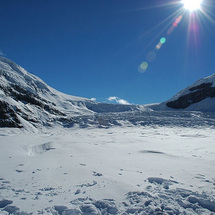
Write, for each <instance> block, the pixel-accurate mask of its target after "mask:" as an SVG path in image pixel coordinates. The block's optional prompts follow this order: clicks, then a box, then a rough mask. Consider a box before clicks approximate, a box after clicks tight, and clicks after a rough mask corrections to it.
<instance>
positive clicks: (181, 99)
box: [150, 74, 215, 112]
mask: <svg viewBox="0 0 215 215" xmlns="http://www.w3.org/2000/svg"><path fill="white" fill-rule="evenodd" d="M150 107H151V108H153V109H155V110H173V109H175V110H185V111H203V112H205V111H206V112H214V111H215V74H213V75H211V76H208V77H206V78H203V79H200V80H199V81H196V82H195V83H194V84H192V85H191V86H189V87H187V88H185V89H183V90H182V91H180V92H179V93H177V94H176V95H175V96H173V97H172V98H171V99H169V100H168V101H166V102H163V103H161V104H158V105H152V106H150Z"/></svg>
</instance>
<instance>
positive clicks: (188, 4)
mask: <svg viewBox="0 0 215 215" xmlns="http://www.w3.org/2000/svg"><path fill="white" fill-rule="evenodd" d="M182 3H183V4H184V8H185V9H187V10H189V11H190V12H192V11H195V10H198V9H200V8H201V4H202V0H182Z"/></svg>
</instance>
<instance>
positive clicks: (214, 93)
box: [166, 83, 215, 109]
mask: <svg viewBox="0 0 215 215" xmlns="http://www.w3.org/2000/svg"><path fill="white" fill-rule="evenodd" d="M189 91H190V93H189V94H186V95H183V96H181V97H179V98H178V99H177V100H175V101H171V102H168V103H167V104H166V105H167V106H168V107H171V108H175V109H185V108H187V107H189V106H190V105H191V104H194V103H197V102H200V101H202V100H204V99H206V98H214V97H215V87H212V83H203V84H201V85H198V86H196V87H192V88H190V89H189Z"/></svg>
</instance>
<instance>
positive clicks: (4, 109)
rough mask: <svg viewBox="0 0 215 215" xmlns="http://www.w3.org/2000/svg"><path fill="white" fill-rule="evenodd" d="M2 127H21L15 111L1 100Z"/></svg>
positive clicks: (0, 116) (0, 119)
mask: <svg viewBox="0 0 215 215" xmlns="http://www.w3.org/2000/svg"><path fill="white" fill-rule="evenodd" d="M0 127H15V128H21V127H22V125H21V122H20V121H19V119H18V117H17V115H16V113H15V111H14V110H13V109H12V108H11V107H10V106H9V105H8V104H7V103H6V102H4V101H1V100H0Z"/></svg>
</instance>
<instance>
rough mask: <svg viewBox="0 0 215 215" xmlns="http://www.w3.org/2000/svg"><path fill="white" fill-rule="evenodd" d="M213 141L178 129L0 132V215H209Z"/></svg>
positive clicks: (213, 196)
mask: <svg viewBox="0 0 215 215" xmlns="http://www.w3.org/2000/svg"><path fill="white" fill-rule="evenodd" d="M214 137H215V131H214V129H209V128H198V129H197V128H183V127H172V128H171V127H154V128H152V127H113V128H109V129H96V128H94V129H92V128H91V129H77V128H76V129H61V130H60V129H57V130H55V129H52V130H44V131H43V132H38V133H31V134H30V133H26V132H21V131H20V130H16V129H1V130H0V147H1V151H0V162H1V166H0V191H1V192H0V214H31V213H33V214H63V215H65V214H135V213H136V214H214V213H215V175H214V170H215V169H214V166H215V144H214ZM21 212H22V213H21Z"/></svg>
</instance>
